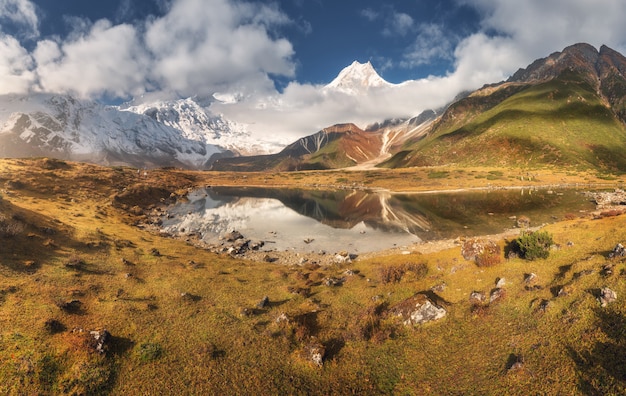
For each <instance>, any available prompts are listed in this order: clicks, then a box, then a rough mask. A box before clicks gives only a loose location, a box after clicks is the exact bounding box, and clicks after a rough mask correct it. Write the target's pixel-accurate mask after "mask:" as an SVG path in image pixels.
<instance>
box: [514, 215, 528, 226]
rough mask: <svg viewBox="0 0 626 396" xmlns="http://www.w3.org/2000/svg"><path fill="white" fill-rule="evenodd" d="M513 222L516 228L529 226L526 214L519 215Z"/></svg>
mask: <svg viewBox="0 0 626 396" xmlns="http://www.w3.org/2000/svg"><path fill="white" fill-rule="evenodd" d="M515 224H516V225H517V227H518V228H529V227H530V218H528V217H527V216H519V217H518V218H517V219H516V220H515Z"/></svg>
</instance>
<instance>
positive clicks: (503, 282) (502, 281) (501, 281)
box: [496, 278, 506, 289]
mask: <svg viewBox="0 0 626 396" xmlns="http://www.w3.org/2000/svg"><path fill="white" fill-rule="evenodd" d="M504 285H506V279H504V278H497V279H496V288H498V289H501V288H503V287H504Z"/></svg>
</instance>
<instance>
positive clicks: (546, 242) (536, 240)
mask: <svg viewBox="0 0 626 396" xmlns="http://www.w3.org/2000/svg"><path fill="white" fill-rule="evenodd" d="M552 244H554V241H553V240H552V235H551V234H550V233H548V232H547V231H535V232H527V231H524V232H522V233H521V234H520V236H519V237H518V238H517V239H515V240H514V241H513V246H511V248H512V250H514V251H516V252H518V253H519V256H520V257H522V258H524V259H526V260H536V259H545V258H547V257H548V256H549V255H550V246H552Z"/></svg>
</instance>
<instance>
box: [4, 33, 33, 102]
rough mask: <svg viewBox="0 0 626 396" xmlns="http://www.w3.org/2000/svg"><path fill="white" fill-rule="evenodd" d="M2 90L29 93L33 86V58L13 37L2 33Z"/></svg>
mask: <svg viewBox="0 0 626 396" xmlns="http://www.w3.org/2000/svg"><path fill="white" fill-rule="evenodd" d="M0 54H2V56H0V90H2V91H4V92H27V91H28V90H29V89H30V87H31V86H32V84H33V81H34V75H33V73H32V71H31V69H32V65H33V62H32V58H31V56H30V55H29V54H28V52H27V51H26V49H24V47H22V46H21V44H20V43H19V42H18V41H17V40H16V39H15V38H14V37H12V36H7V35H3V34H2V33H0Z"/></svg>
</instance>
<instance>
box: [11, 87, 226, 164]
mask: <svg viewBox="0 0 626 396" xmlns="http://www.w3.org/2000/svg"><path fill="white" fill-rule="evenodd" d="M223 151H224V150H223V149H221V148H219V147H217V146H215V145H212V144H209V143H207V142H206V141H202V140H198V139H196V138H194V137H193V136H190V137H188V136H184V135H183V134H181V132H180V130H178V129H176V128H173V127H171V126H168V125H165V124H163V123H160V122H158V121H157V120H155V119H154V118H152V117H149V116H147V115H141V114H135V113H132V112H129V111H120V110H119V109H118V108H116V107H113V106H104V105H101V104H99V103H96V102H91V101H85V100H77V99H75V98H73V97H71V96H68V95H52V94H31V95H5V96H3V97H1V98H0V156H1V157H30V156H50V157H55V158H60V159H70V160H79V161H88V162H93V163H99V164H106V165H134V166H136V167H155V166H181V167H185V168H204V167H205V166H206V164H207V163H208V162H210V161H211V158H212V157H213V156H215V155H218V156H219V155H220V154H221V153H222V152H223Z"/></svg>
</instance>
